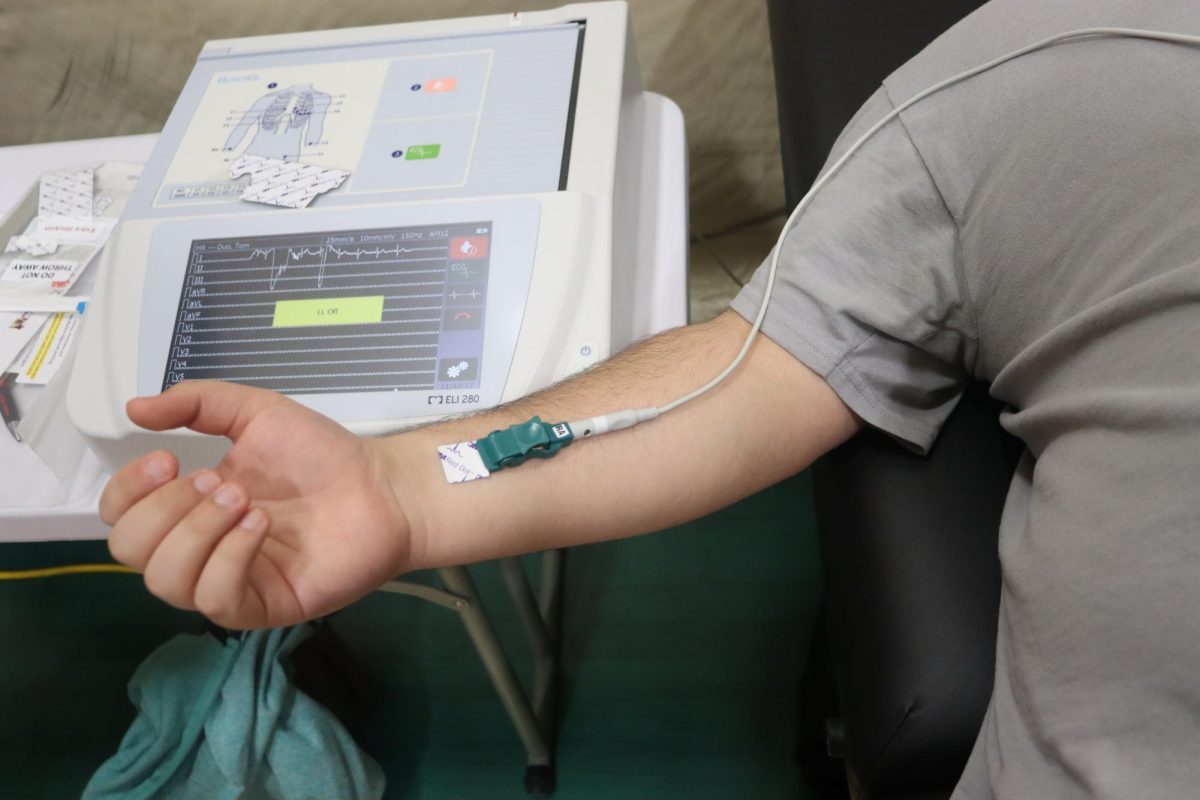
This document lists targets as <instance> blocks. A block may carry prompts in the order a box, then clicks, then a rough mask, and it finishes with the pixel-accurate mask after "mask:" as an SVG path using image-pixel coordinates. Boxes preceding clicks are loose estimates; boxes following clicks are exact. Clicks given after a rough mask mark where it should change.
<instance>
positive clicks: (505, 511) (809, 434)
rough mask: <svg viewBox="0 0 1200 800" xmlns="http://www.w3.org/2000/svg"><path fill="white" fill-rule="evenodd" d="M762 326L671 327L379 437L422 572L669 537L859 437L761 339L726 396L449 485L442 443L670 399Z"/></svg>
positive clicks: (850, 422) (831, 397)
mask: <svg viewBox="0 0 1200 800" xmlns="http://www.w3.org/2000/svg"><path fill="white" fill-rule="evenodd" d="M748 331H749V325H748V324H747V323H746V322H745V321H744V320H742V319H741V318H740V317H738V316H736V315H735V314H732V313H727V314H725V315H723V316H722V317H720V318H718V319H716V320H714V321H712V322H710V323H706V324H703V325H693V326H690V327H687V328H680V329H677V330H674V331H668V332H667V333H665V334H661V335H659V336H657V337H654V338H652V339H650V340H648V341H646V342H644V343H642V344H640V345H638V346H636V347H634V348H632V349H631V350H629V351H627V352H625V353H623V354H621V355H619V356H617V357H616V358H615V359H613V360H611V361H610V362H607V363H605V364H603V365H601V366H599V367H597V368H596V369H594V370H592V371H590V372H588V373H586V374H584V375H581V376H579V377H578V378H575V379H573V380H570V381H567V382H565V383H563V384H560V385H558V386H555V387H552V388H550V389H548V390H546V391H543V392H541V393H538V394H536V395H534V396H532V397H530V398H526V399H525V400H522V401H519V402H517V403H514V404H511V405H508V406H505V407H503V408H501V409H497V410H495V411H492V412H488V413H486V414H482V415H478V416H473V417H469V418H465V419H460V420H454V421H451V422H447V423H443V424H440V425H435V426H431V427H428V428H423V429H420V430H416V431H410V432H405V433H401V434H397V435H394V436H391V437H387V438H385V439H381V440H378V441H377V442H376V443H375V446H376V447H378V448H379V449H380V450H382V452H383V453H384V462H385V463H386V464H388V472H389V480H390V482H391V484H392V486H393V488H394V490H395V492H396V496H397V500H398V502H399V504H400V506H401V507H402V508H403V509H404V510H405V514H406V516H407V517H408V520H407V521H408V524H409V527H410V532H411V537H412V551H411V556H410V561H411V563H409V564H406V565H405V567H406V568H408V569H420V568H428V567H437V566H446V565H450V564H461V563H470V562H475V561H480V560H484V559H489V558H495V557H499V556H504V555H513V554H517V553H524V552H532V551H536V550H544V549H549V548H553V547H563V546H568V545H577V544H583V543H587V542H594V541H599V540H603V539H612V538H618V537H622V536H628V535H632V534H636V533H644V532H647V531H652V530H658V529H661V528H665V527H669V526H671V525H675V524H678V523H680V522H684V521H686V520H689V519H693V518H695V517H698V516H701V515H703V514H706V513H709V512H711V511H714V510H716V509H718V508H721V507H723V506H725V505H728V504H729V503H731V502H733V501H735V500H737V499H739V498H741V497H744V496H746V495H748V494H751V493H753V492H755V491H757V490H759V489H761V488H763V487H765V486H768V485H770V484H772V483H774V482H776V481H778V480H781V479H782V478H784V477H787V476H788V475H791V474H793V473H795V472H797V471H799V470H800V469H802V468H804V467H805V466H807V465H808V464H809V463H811V462H812V460H813V459H815V458H816V457H817V456H819V455H820V454H821V453H823V452H825V451H826V450H828V449H830V448H832V447H834V446H836V445H837V444H839V443H840V442H842V441H844V440H845V439H846V438H848V437H849V436H850V435H851V434H852V433H853V432H854V431H855V430H856V429H857V426H858V424H859V423H858V421H857V419H856V418H855V417H854V415H853V414H852V413H851V412H850V411H849V410H848V409H846V407H845V406H844V405H843V404H842V403H841V401H840V400H839V399H838V398H837V396H836V395H835V394H834V393H833V392H832V390H830V389H829V387H828V386H827V385H826V384H825V383H824V381H822V380H821V379H820V378H819V377H818V376H816V375H814V374H813V373H812V372H810V371H809V370H807V369H805V368H804V367H803V366H802V365H800V364H799V363H798V362H796V361H795V360H794V359H793V358H792V357H791V356H790V355H788V354H787V353H786V352H784V351H783V350H782V349H780V348H779V347H778V346H777V345H775V344H774V343H773V342H771V341H770V340H768V339H766V338H765V337H762V336H759V340H758V341H756V342H755V344H754V345H753V347H752V349H751V351H750V353H749V354H748V355H747V358H746V360H745V361H744V362H743V364H742V366H741V367H740V368H739V369H738V370H737V371H736V372H735V373H734V374H733V375H731V376H730V377H729V378H728V379H727V380H726V381H725V382H724V383H722V384H721V385H719V386H718V387H717V388H715V389H714V390H713V391H711V392H709V393H708V394H706V395H704V396H703V397H700V398H698V399H697V400H695V401H693V402H692V403H689V404H687V405H684V406H682V407H681V408H679V409H677V410H675V411H673V412H670V413H668V414H665V415H664V416H662V417H660V418H659V419H656V420H654V421H652V422H649V423H645V424H643V425H640V426H638V427H636V428H632V429H628V430H624V431H618V432H615V433H611V434H607V435H605V436H602V437H599V438H596V439H588V440H584V441H580V442H576V443H575V444H573V445H571V446H569V447H567V448H565V449H564V450H562V451H561V452H560V453H559V455H557V456H556V457H555V458H553V459H549V460H545V461H541V460H531V461H529V462H526V463H525V464H524V465H522V466H521V467H519V468H516V469H509V470H503V471H501V472H498V473H496V474H494V475H492V476H491V477H490V478H487V479H486V480H480V481H474V482H470V483H464V484H448V483H446V481H445V478H444V477H443V475H442V471H441V467H440V464H439V461H438V458H437V455H436V448H437V446H438V445H440V444H450V443H453V442H458V441H468V440H473V439H477V438H479V437H480V436H483V435H485V434H487V433H488V432H490V431H492V430H495V429H497V428H502V427H505V426H507V425H510V424H513V423H515V422H520V421H523V420H525V419H528V418H529V417H530V416H532V415H533V414H538V415H540V416H541V417H542V418H543V419H545V420H547V421H561V420H571V419H578V418H581V417H588V416H592V415H594V414H598V413H606V412H609V411H614V410H618V409H622V408H635V407H636V408H640V407H645V406H657V405H662V404H664V403H666V402H669V401H670V400H673V399H674V398H676V397H678V396H680V395H682V394H685V393H686V392H688V391H690V390H692V389H694V388H695V387H697V386H700V385H701V384H703V383H704V382H705V381H707V380H709V379H710V378H712V377H713V376H714V375H716V374H717V373H718V372H719V371H720V370H721V369H722V368H723V367H724V366H725V365H726V364H728V363H729V361H731V360H732V359H733V357H734V355H735V354H736V353H737V350H738V348H739V347H740V346H741V343H742V341H743V340H744V339H745V336H746V333H747V332H748Z"/></svg>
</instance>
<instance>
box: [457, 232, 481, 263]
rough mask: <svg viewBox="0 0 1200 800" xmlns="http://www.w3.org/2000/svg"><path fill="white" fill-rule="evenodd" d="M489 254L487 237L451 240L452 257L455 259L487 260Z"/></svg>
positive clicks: (461, 237)
mask: <svg viewBox="0 0 1200 800" xmlns="http://www.w3.org/2000/svg"><path fill="white" fill-rule="evenodd" d="M487 254H488V240H487V237H486V236H457V237H455V238H453V239H451V240H450V255H451V256H453V257H454V258H485V257H486V256H487Z"/></svg>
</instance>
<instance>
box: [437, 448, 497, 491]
mask: <svg viewBox="0 0 1200 800" xmlns="http://www.w3.org/2000/svg"><path fill="white" fill-rule="evenodd" d="M437 451H438V458H439V459H440V460H441V462H442V474H443V475H445V476H446V483H466V482H467V481H477V480H479V479H480V478H486V477H488V476H489V475H491V474H492V473H490V472H488V468H487V467H485V466H484V465H483V459H482V458H480V456H479V451H478V450H476V449H475V443H474V442H459V443H458V444H444V445H441V446H440V447H438V449H437Z"/></svg>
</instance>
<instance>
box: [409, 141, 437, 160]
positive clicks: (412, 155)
mask: <svg viewBox="0 0 1200 800" xmlns="http://www.w3.org/2000/svg"><path fill="white" fill-rule="evenodd" d="M441 152H442V146H441V145H440V144H412V145H409V146H408V152H407V153H405V154H404V160H405V161H420V160H421V159H425V158H437V157H438V154H439V153H441Z"/></svg>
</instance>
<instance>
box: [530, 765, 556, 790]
mask: <svg viewBox="0 0 1200 800" xmlns="http://www.w3.org/2000/svg"><path fill="white" fill-rule="evenodd" d="M556 783H557V779H556V778H555V775H554V767H547V766H530V767H526V768H525V792H526V794H528V795H529V796H530V797H549V796H550V795H552V794H554V787H555V785H556Z"/></svg>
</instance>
